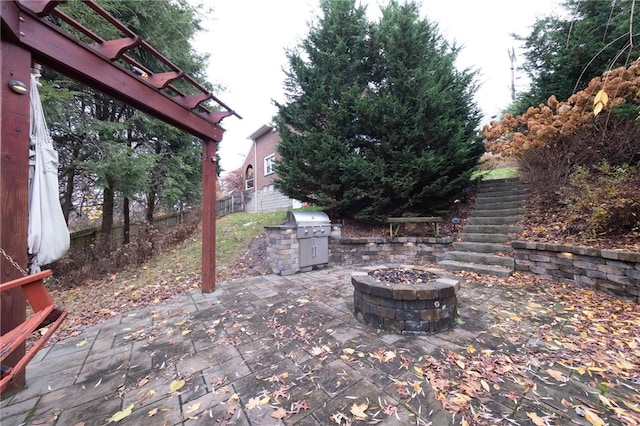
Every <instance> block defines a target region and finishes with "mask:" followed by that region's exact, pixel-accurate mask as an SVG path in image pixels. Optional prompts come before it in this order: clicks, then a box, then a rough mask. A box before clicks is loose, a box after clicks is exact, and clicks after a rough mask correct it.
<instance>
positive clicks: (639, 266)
mask: <svg viewBox="0 0 640 426" xmlns="http://www.w3.org/2000/svg"><path fill="white" fill-rule="evenodd" d="M512 246H513V249H514V257H515V267H516V270H517V271H524V272H531V273H533V274H536V275H539V276H541V277H544V278H547V279H552V280H558V279H562V280H570V281H573V282H574V283H575V284H578V285H581V286H583V287H588V288H593V289H598V290H604V291H607V292H610V293H613V294H616V295H618V296H621V297H625V298H633V299H635V300H636V301H638V302H640V253H638V252H632V251H626V250H604V249H596V248H589V247H575V246H570V245H562V244H549V243H539V242H527V241H513V242H512Z"/></svg>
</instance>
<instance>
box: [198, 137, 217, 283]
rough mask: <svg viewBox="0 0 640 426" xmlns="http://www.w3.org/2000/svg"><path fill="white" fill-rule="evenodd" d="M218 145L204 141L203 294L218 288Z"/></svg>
mask: <svg viewBox="0 0 640 426" xmlns="http://www.w3.org/2000/svg"><path fill="white" fill-rule="evenodd" d="M215 248H216V143H215V141H213V140H211V139H204V140H203V141H202V283H201V288H202V292H203V293H211V292H212V291H213V290H215V288H216V250H215Z"/></svg>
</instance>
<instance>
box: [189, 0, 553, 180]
mask: <svg viewBox="0 0 640 426" xmlns="http://www.w3.org/2000/svg"><path fill="white" fill-rule="evenodd" d="M378 1H381V2H384V3H386V1H385V0H378ZM560 1H561V0H510V1H509V0H423V6H422V16H423V17H427V19H429V20H430V21H432V22H436V23H438V25H439V29H440V32H441V33H442V34H443V35H444V37H445V38H446V39H448V40H449V41H456V43H457V44H458V45H462V46H463V49H462V51H461V53H460V55H459V57H458V66H459V67H461V68H465V67H472V68H475V69H478V70H479V71H480V75H479V76H478V82H479V83H480V85H481V87H480V89H479V90H478V92H477V94H476V102H477V103H478V106H479V107H480V108H481V110H482V111H483V113H484V115H485V120H484V122H488V120H489V119H490V118H491V116H493V115H496V114H498V113H499V112H500V110H501V109H503V108H505V107H506V106H507V105H508V104H509V103H510V101H511V70H510V61H509V54H508V52H509V51H510V50H511V48H512V47H514V48H515V49H516V55H517V63H516V65H519V64H520V61H521V56H520V52H519V50H518V44H517V42H516V41H515V40H513V39H512V38H511V37H510V34H511V33H517V34H520V35H528V34H529V32H530V27H531V25H532V24H533V23H534V22H535V20H536V18H540V17H543V16H547V15H550V14H552V12H554V11H556V12H557V11H559V10H560V7H559V4H560ZM363 2H364V3H365V4H367V5H368V7H367V10H368V13H369V15H370V16H371V17H374V18H372V19H377V17H378V16H379V12H378V11H379V7H378V5H377V4H378V2H377V1H376V0H363ZM206 4H207V6H211V7H212V8H213V9H214V12H213V13H212V14H211V16H207V17H205V19H204V22H203V24H204V27H205V29H206V32H203V33H202V34H200V36H199V37H198V39H197V41H196V49H197V50H198V51H199V52H201V53H209V54H210V61H209V63H210V66H209V69H208V76H209V79H210V80H211V81H212V82H215V83H221V84H223V85H225V86H226V88H227V90H226V91H225V92H223V93H218V94H216V95H217V96H218V97H219V98H220V99H221V100H222V101H223V102H224V103H226V104H227V105H228V106H229V107H230V108H232V109H234V110H235V111H236V112H238V114H240V115H241V116H242V117H243V120H239V119H238V118H236V117H228V118H226V119H225V120H224V121H223V122H222V123H223V124H222V125H223V127H224V128H225V129H226V130H227V131H226V132H225V135H224V138H223V141H222V144H221V146H220V150H219V152H220V156H221V166H222V167H223V168H224V169H225V170H226V171H231V170H233V169H236V168H238V167H240V166H241V165H242V163H243V162H244V158H245V156H246V154H247V153H248V151H249V149H250V148H251V141H250V140H249V139H248V137H249V135H250V134H251V133H253V132H254V131H255V130H257V129H258V128H259V127H260V126H262V125H263V124H270V121H271V118H272V117H273V115H275V113H276V109H275V107H274V106H273V102H272V99H276V100H277V101H279V102H282V101H284V100H285V99H284V94H283V88H282V84H283V81H284V74H283V72H282V68H283V66H285V65H286V57H285V48H293V47H295V46H297V44H298V43H299V42H300V40H302V39H304V38H306V36H307V34H308V23H309V22H310V21H314V22H315V21H316V20H315V17H316V16H317V5H318V0H231V1H230V0H208V1H207V2H206ZM516 77H518V74H517V73H516ZM523 81H524V75H522V79H520V80H516V90H522V89H525V88H526V82H523Z"/></svg>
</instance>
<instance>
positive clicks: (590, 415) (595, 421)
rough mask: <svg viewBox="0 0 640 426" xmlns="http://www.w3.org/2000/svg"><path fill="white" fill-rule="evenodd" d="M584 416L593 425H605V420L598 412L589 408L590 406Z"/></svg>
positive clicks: (585, 410)
mask: <svg viewBox="0 0 640 426" xmlns="http://www.w3.org/2000/svg"><path fill="white" fill-rule="evenodd" d="M584 418H585V419H586V420H587V421H588V422H589V423H591V424H592V425H593V426H604V425H605V423H604V420H602V419H601V418H600V417H598V415H597V414H596V413H594V412H593V411H591V410H589V409H588V408H585V409H584Z"/></svg>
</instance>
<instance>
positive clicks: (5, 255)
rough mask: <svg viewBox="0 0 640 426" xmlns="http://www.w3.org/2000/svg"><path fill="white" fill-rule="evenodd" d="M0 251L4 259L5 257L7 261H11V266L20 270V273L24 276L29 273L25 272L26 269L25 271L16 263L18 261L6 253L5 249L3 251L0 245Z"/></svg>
mask: <svg viewBox="0 0 640 426" xmlns="http://www.w3.org/2000/svg"><path fill="white" fill-rule="evenodd" d="M0 253H2V255H3V256H4V258H5V259H7V260H8V261H9V263H11V264H12V265H13V266H15V268H16V269H17V270H18V271H20V273H21V274H22V275H24V276H25V277H26V276H27V275H29V274H27V271H25V270H24V269H22V266H20V265H18V262H16V261H15V260H13V257H11V256H9V255H8V254H7V252H6V251H4V249H3V248H2V247H0Z"/></svg>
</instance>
